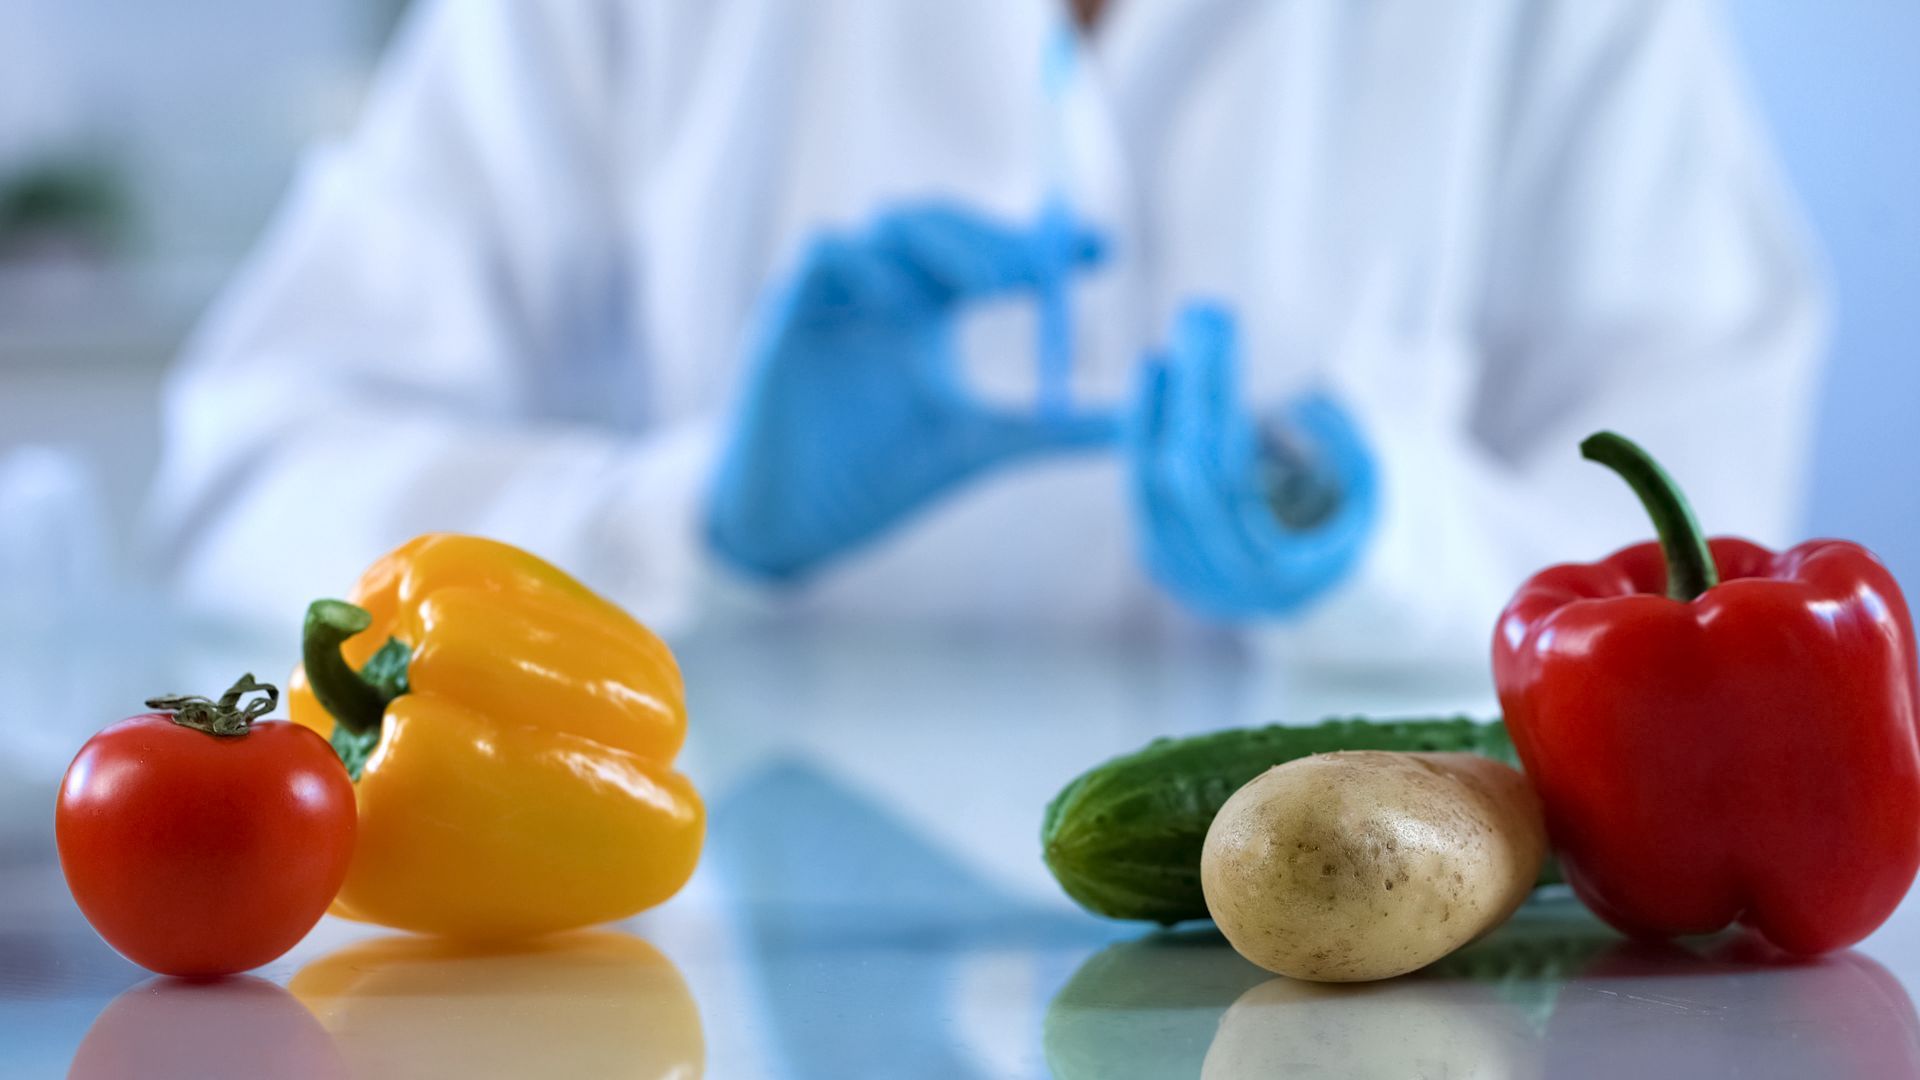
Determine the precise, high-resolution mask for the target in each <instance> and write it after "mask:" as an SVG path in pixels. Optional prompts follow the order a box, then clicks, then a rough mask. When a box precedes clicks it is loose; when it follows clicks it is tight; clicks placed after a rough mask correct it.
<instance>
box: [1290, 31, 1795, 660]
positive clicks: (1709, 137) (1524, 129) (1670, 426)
mask: <svg viewBox="0 0 1920 1080" xmlns="http://www.w3.org/2000/svg"><path fill="white" fill-rule="evenodd" d="M1534 10H1535V11H1536V15H1535V16H1534V17H1533V21H1532V22H1531V24H1529V25H1526V26H1523V28H1522V31H1523V32H1522V33H1520V34H1517V35H1516V40H1515V42H1514V45H1513V48H1514V52H1513V55H1514V58H1515V59H1514V68H1513V72H1514V75H1513V78H1512V80H1511V85H1510V87H1509V92H1508V93H1507V94H1505V95H1503V98H1504V104H1503V105H1502V107H1501V110H1500V111H1501V112H1502V115H1501V116H1500V117H1499V118H1498V120H1497V121H1496V122H1495V124H1494V127H1495V130H1496V131H1497V132H1498V137H1497V140H1496V146H1497V150H1496V154H1495V159H1494V165H1493V171H1492V173H1491V180H1490V183H1489V185H1488V199H1487V205H1488V217H1487V221H1488V225H1489V227H1488V233H1487V235H1488V245H1489V246H1488V248H1487V256H1486V259H1485V267H1484V300H1483V305H1482V316H1481V323H1480V325H1479V326H1478V327H1477V328H1475V329H1474V331H1473V333H1472V334H1471V335H1470V344H1468V345H1466V346H1464V347H1463V348H1464V350H1465V351H1467V352H1469V353H1471V354H1472V355H1470V356H1468V357H1465V358H1464V360H1465V362H1464V363H1461V364H1460V366H1461V368H1462V370H1465V371H1467V372H1470V373H1472V374H1469V375H1468V376H1467V377H1466V378H1465V379H1464V381H1465V382H1466V383H1467V384H1468V385H1466V386H1464V387H1463V389H1462V393H1463V395H1464V399H1465V400H1466V401H1468V402H1469V403H1470V422H1469V424H1468V425H1467V426H1466V427H1465V428H1464V429H1462V428H1461V427H1460V426H1459V425H1458V423H1457V420H1455V421H1452V422H1448V421H1442V420H1439V419H1437V416H1436V414H1437V413H1439V412H1441V411H1444V410H1437V409H1433V408H1431V407H1430V406H1431V404H1432V403H1430V402H1421V401H1418V400H1401V399H1396V398H1395V397H1394V391H1393V389H1392V388H1391V387H1387V388H1380V387H1374V388H1371V389H1369V388H1365V387H1356V388H1354V396H1355V397H1356V398H1357V399H1358V400H1359V403H1360V405H1361V412H1362V418H1363V420H1365V421H1366V422H1367V423H1368V427H1369V434H1370V435H1371V437H1372V438H1373V440H1374V442H1375V444H1376V445H1377V446H1378V448H1379V451H1380V458H1381V468H1382V473H1383V484H1384V487H1385V492H1386V497H1385V506H1384V512H1383V515H1382V521H1381V524H1380V531H1379V533H1378V535H1377V536H1376V537H1375V538H1374V541H1373V543H1372V547H1371V550H1370V552H1369V553H1368V555H1367V556H1366V558H1365V560H1364V564H1363V567H1362V569H1361V570H1360V571H1359V572H1358V573H1357V575H1356V576H1355V578H1353V579H1352V580H1350V581H1349V582H1348V583H1346V584H1345V585H1344V586H1343V587H1341V588H1339V589H1338V590H1336V591H1335V592H1334V593H1333V594H1332V595H1330V596H1328V597H1327V598H1326V601H1325V602H1324V603H1323V604H1321V605H1320V606H1318V607H1317V608H1316V609H1315V610H1314V611H1312V612H1311V613H1310V614H1309V615H1308V616H1307V617H1305V618H1304V619H1302V620H1301V621H1299V622H1298V623H1296V624H1294V625H1292V626H1290V627H1287V628H1284V629H1281V630H1278V631H1276V632H1275V633H1273V634H1272V635H1271V640H1272V643H1273V645H1274V646H1275V647H1276V648H1277V649H1279V650H1280V651H1282V652H1283V653H1284V654H1286V655H1290V656H1292V657H1294V658H1296V659H1304V660H1305V661H1307V662H1308V663H1317V664H1320V665H1323V666H1334V667H1358V668H1365V667H1368V666H1377V665H1380V664H1383V663H1384V664H1391V665H1394V666H1396V667H1400V668H1406V667H1409V666H1416V667H1417V666H1423V665H1429V664H1431V665H1435V666H1441V667H1448V668H1454V669H1462V668H1470V669H1474V670H1477V671H1479V672H1481V673H1482V674H1484V671H1485V667H1486V663H1487V655H1488V648H1489V643H1490V641H1491V635H1492V631H1493V626H1494V621H1495V618H1496V616H1497V614H1498V612H1499V609H1500V608H1501V607H1502V606H1503V605H1504V604H1505V602H1506V600H1507V599H1508V598H1509V597H1510V596H1511V594H1512V592H1513V590H1514V589H1515V588H1516V587H1517V586H1518V585H1519V584H1520V583H1521V581H1522V580H1523V579H1524V578H1525V577H1527V576H1528V575H1529V574H1531V573H1533V572H1534V571H1536V570H1538V569H1540V568H1542V567H1545V566H1547V565H1550V564H1552V563H1556V562H1565V561H1573V560H1589V559H1593V558H1597V557H1599V556H1602V555H1604V554H1606V553H1607V552H1609V551H1611V550H1613V549H1615V548H1617V547H1620V546H1623V545H1625V544H1627V543H1631V542H1634V541H1637V540H1641V539H1646V538H1650V537H1651V536H1652V527H1651V525H1650V524H1649V522H1648V520H1647V518H1646V516H1645V514H1644V512H1643V511H1642V510H1641V509H1640V508H1639V505H1638V503H1637V502H1635V501H1634V499H1633V497H1632V495H1631V493H1630V492H1629V490H1628V488H1627V486H1626V485H1625V484H1624V483H1623V482H1622V481H1621V480H1620V479H1618V478H1617V477H1616V476H1614V475H1613V474H1611V473H1609V472H1607V471H1606V470H1604V469H1602V468H1600V467H1599V466H1597V465H1593V464H1591V463H1588V462H1585V461H1584V460H1582V459H1581V458H1580V457H1579V453H1578V449H1577V447H1578V444H1579V442H1580V441H1581V439H1583V438H1584V437H1585V436H1587V435H1589V434H1591V433H1593V432H1594V431H1597V430H1600V429H1603V428H1611V429H1614V430H1617V431H1619V432H1621V433H1622V434H1625V435H1627V436H1629V437H1631V438H1633V439H1635V440H1637V441H1639V442H1641V443H1642V444H1643V445H1644V446H1646V447H1647V448H1648V449H1649V450H1650V451H1652V452H1653V453H1654V454H1655V455H1656V456H1657V457H1658V458H1660V459H1661V460H1662V461H1663V462H1664V463H1665V464H1666V466H1667V467H1668V469H1669V471H1670V472H1671V473H1672V474H1673V475H1674V476H1675V477H1676V478H1677V479H1678V480H1679V481H1680V482H1681V484H1682V485H1683V486H1684V488H1685V489H1686V491H1687V492H1688V493H1689V495H1690V497H1691V498H1692V500H1693V502H1694V506H1695V509H1696V511H1697V512H1698V514H1699V517H1700V519H1701V521H1702V522H1703V524H1704V526H1705V527H1706V529H1707V530H1708V532H1709V533H1711V534H1716V535H1717V534H1727V533H1731V534H1736V535H1746V536H1750V537H1753V538H1755V539H1758V540H1761V541H1763V542H1769V543H1776V544H1777V543H1781V542H1784V541H1787V540H1789V539H1790V538H1792V537H1793V536H1794V534H1795V532H1796V531H1797V529H1798V527H1799V523H1800V516H1799V514H1800V510H1799V507H1800V494H1801V486H1802V481H1803V470H1804V467H1805V464H1806V459H1807V456H1808V448H1809V445H1808V444H1809V438H1810V433H1809V428H1810V408H1811V404H1812V399H1813V391H1814V376H1815V375H1816V373H1817V372H1816V367H1817V359H1818V356H1819V354H1820V351H1821V346H1822V342H1823V337H1824V324H1825V319H1824V305H1823V302H1822V296H1821V290H1820V287H1819V283H1818V277H1817V275H1816V273H1815V271H1814V269H1813V267H1812V265H1811V263H1810V258H1809V254H1808V252H1809V248H1810V245H1809V244H1808V242H1807V240H1806V238H1805V237H1804V236H1803V233H1802V229H1801V226H1800V224H1799V222H1798V221H1797V219H1796V217H1795V215H1794V214H1793V213H1792V210H1791V206H1790V201H1789V199H1788V198H1787V196H1786V194H1785V190H1784V186H1783V184H1782V182H1781V180H1780V178H1779V176H1778V173H1777V170H1776V167H1775V164H1774V162H1773V161H1772V160H1771V158H1770V155H1769V153H1768V150H1767V148H1766V146H1765V141H1764V139H1763V138H1762V136H1761V134H1760V132H1759V131H1758V129H1757V127H1756V123H1755V120H1754V117H1753V115H1752V112H1751V109H1750V105H1749V102H1748V100H1747V97H1746V95H1745V93H1744V91H1743V87H1742V85H1741V81H1740V79H1739V76H1738V72H1737V71H1736V70H1735V65H1734V63H1733V61H1732V58H1731V55H1730V47H1729V43H1728V41H1727V40H1726V37H1725V34H1724V30H1723V27H1722V25H1721V24H1720V23H1719V22H1718V21H1716V15H1717V11H1716V9H1715V8H1714V7H1713V5H1712V4H1709V3H1706V2H1698V3H1696V2H1693V0H1687V2H1673V0H1563V2H1559V3H1545V4H1540V5H1535V7H1534ZM1374 344H1375V345H1376V346H1377V347H1379V348H1385V349H1391V348H1393V347H1394V346H1393V343H1392V342H1391V341H1390V340H1387V341H1381V342H1377V343H1374ZM1461 359H1463V358H1460V357H1452V358H1450V357H1402V358H1400V360H1401V362H1404V363H1420V362H1428V361H1431V362H1437V363H1446V362H1449V361H1450V360H1453V361H1459V360H1461ZM1369 394H1371V395H1372V397H1371V399H1369Z"/></svg>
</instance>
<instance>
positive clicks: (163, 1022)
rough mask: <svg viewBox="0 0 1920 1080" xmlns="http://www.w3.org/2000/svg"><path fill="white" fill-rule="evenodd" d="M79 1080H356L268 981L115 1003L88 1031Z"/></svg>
mask: <svg viewBox="0 0 1920 1080" xmlns="http://www.w3.org/2000/svg"><path fill="white" fill-rule="evenodd" d="M67 1075H68V1077H70V1078H72V1080H121V1078H123V1077H129V1076H151V1077H173V1076H181V1077H186V1076H191V1077H196V1078H204V1080H224V1078H227V1077H233V1078H246V1080H253V1078H256V1077H262V1076H272V1077H277V1078H278V1077H283V1078H286V1080H333V1078H336V1077H345V1076H347V1075H348V1073H347V1067H346V1063H345V1062H344V1061H343V1060H342V1059H341V1056H340V1054H339V1052H338V1051H337V1049H336V1048H335V1047H334V1044H333V1040H332V1039H330V1038H329V1037H328V1036H327V1033H326V1031H325V1030H324V1029H323V1028H322V1027H321V1026H320V1023H319V1022H318V1021H317V1020H315V1019H314V1017H313V1014H312V1013H310V1012H308V1011H307V1010H306V1009H305V1008H304V1007H303V1006H302V1005H301V1004H300V1002H299V1001H297V1000H295V999H294V997H293V995H291V994H289V993H287V992H286V991H285V990H282V989H281V988H280V987H278V986H275V985H274V984H272V983H270V982H267V981H266V980H264V979H256V978H253V977H251V976H245V975H242V976H234V977H228V978H224V979H215V980H212V981H204V982H202V981H188V980H185V979H172V978H166V977H161V978H156V979H148V980H147V981H146V982H143V983H141V984H140V985H138V986H135V987H133V988H132V989H129V990H126V991H123V992H122V993H121V994H120V996H119V997H116V998H114V999H113V1001H112V1002H111V1003H109V1004H108V1005H107V1007H106V1008H105V1009H102V1010H101V1012H100V1015H99V1016H98V1017H96V1018H95V1019H94V1021H93V1026H92V1027H90V1028H88V1029H87V1035H86V1038H85V1039H83V1040H82V1041H81V1043H80V1048H79V1050H77V1051H75V1052H74V1055H73V1064H72V1066H71V1068H70V1069H69V1070H68V1073H67Z"/></svg>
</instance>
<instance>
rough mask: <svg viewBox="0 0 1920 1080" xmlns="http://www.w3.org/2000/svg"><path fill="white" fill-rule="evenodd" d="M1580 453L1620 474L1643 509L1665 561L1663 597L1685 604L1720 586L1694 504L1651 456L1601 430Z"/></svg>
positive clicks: (1626, 441) (1581, 446)
mask: <svg viewBox="0 0 1920 1080" xmlns="http://www.w3.org/2000/svg"><path fill="white" fill-rule="evenodd" d="M1580 456H1581V457H1584V458H1586V459H1587V460H1588V461H1594V462H1598V463H1600V464H1602V465H1605V466H1606V467H1607V468H1609V469H1612V470H1613V471H1614V472H1616V473H1619V474H1620V478H1621V479H1623V480H1625V481H1626V482H1627V486H1628V487H1631V488H1633V493H1634V494H1635V495H1638V496H1639V497H1640V505H1642V506H1644V507H1646V508H1647V516H1648V517H1651V518H1652V519H1653V530H1654V532H1655V533H1657V534H1659V537H1660V553H1661V554H1662V555H1664V556H1665V557H1666V561H1667V595H1668V596H1670V597H1672V598H1673V599H1675V600H1678V601H1680V602H1681V603H1686V602H1688V601H1691V600H1693V599H1694V598H1695V597H1698V596H1699V595H1700V594H1701V593H1703V592H1706V591H1707V590H1708V589H1711V588H1713V587H1714V586H1715V585H1718V584H1720V571H1719V569H1718V568H1717V567H1715V566H1714V564H1713V552H1712V550H1711V549H1709V548H1708V547H1707V536H1706V534H1705V533H1704V532H1702V531H1700V521H1699V519H1697V518H1695V517H1694V516H1693V507H1692V506H1690V505H1688V503H1687V497H1686V496H1685V495H1683V494H1681V492H1680V485H1678V484H1676V483H1674V482H1673V477H1671V476H1668V475H1667V471H1666V470H1665V469H1663V468H1661V467H1660V463H1659V462H1657V461H1655V460H1653V455H1651V454H1649V453H1647V452H1646V451H1645V450H1643V449H1641V448H1640V446H1639V444H1638V443H1635V442H1634V441H1633V440H1631V439H1628V438H1626V437H1625V436H1623V435H1616V434H1614V433H1613V432H1611V431H1602V432H1597V433H1595V434H1593V435H1589V436H1587V438H1586V441H1584V442H1582V443H1581V444H1580Z"/></svg>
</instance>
